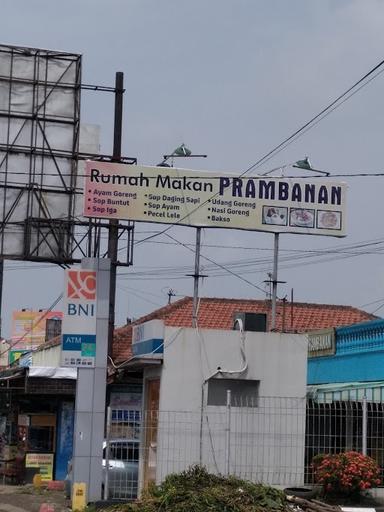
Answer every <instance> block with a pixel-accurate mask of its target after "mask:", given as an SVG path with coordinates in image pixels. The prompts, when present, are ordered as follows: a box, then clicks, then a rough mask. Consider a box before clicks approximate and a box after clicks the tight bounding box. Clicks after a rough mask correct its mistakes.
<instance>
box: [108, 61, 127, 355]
mask: <svg viewBox="0 0 384 512" xmlns="http://www.w3.org/2000/svg"><path fill="white" fill-rule="evenodd" d="M123 94H124V73H122V72H121V71H118V72H117V73H116V79H115V117H114V130H113V154H112V160H113V161H114V162H119V161H120V160H121V140H122V126H123ZM118 242H119V221H118V220H114V219H113V220H110V221H109V231H108V258H109V259H110V260H111V278H110V290H109V319H108V355H109V356H110V357H112V346H113V331H114V329H115V301H116V273H117V251H118Z"/></svg>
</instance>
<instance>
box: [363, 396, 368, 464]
mask: <svg viewBox="0 0 384 512" xmlns="http://www.w3.org/2000/svg"><path fill="white" fill-rule="evenodd" d="M367 406H368V404H367V397H366V396H365V395H364V396H363V403H362V409H363V418H362V421H363V429H362V438H363V439H362V453H363V455H367V436H368V409H367Z"/></svg>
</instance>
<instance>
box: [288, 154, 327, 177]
mask: <svg viewBox="0 0 384 512" xmlns="http://www.w3.org/2000/svg"><path fill="white" fill-rule="evenodd" d="M292 167H296V168H297V169H305V170H306V171H313V172H319V173H320V174H324V175H325V176H329V175H330V173H329V172H327V171H320V170H319V169H314V168H313V167H312V164H311V162H310V161H309V158H308V157H307V156H306V157H304V158H303V160H298V161H297V162H295V163H294V164H293V165H292Z"/></svg>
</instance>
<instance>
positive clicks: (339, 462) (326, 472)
mask: <svg viewBox="0 0 384 512" xmlns="http://www.w3.org/2000/svg"><path fill="white" fill-rule="evenodd" d="M312 467H313V470H314V475H315V481H316V482H317V483H319V484H321V485H322V487H323V491H324V494H325V495H329V494H334V495H335V494H338V495H344V496H350V497H357V496H359V495H360V494H361V492H362V491H365V490H367V489H371V488H372V487H376V486H378V485H380V483H381V479H380V471H379V467H378V465H377V463H376V462H375V461H374V460H373V459H372V458H371V457H367V456H366V455H362V454H361V453H357V452H354V451H349V452H344V453H338V454H328V455H320V456H316V457H314V458H313V460H312Z"/></svg>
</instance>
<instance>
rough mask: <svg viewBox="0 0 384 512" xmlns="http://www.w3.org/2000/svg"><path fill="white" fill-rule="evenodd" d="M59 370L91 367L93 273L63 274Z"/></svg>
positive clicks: (71, 271) (94, 325)
mask: <svg viewBox="0 0 384 512" xmlns="http://www.w3.org/2000/svg"><path fill="white" fill-rule="evenodd" d="M63 302H64V318H63V324H62V345H61V349H62V350H61V356H62V357H61V364H62V366H72V367H77V366H82V367H93V366H94V365H95V356H96V272H95V271H93V270H83V269H82V270H66V272H65V288H64V297H63Z"/></svg>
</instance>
